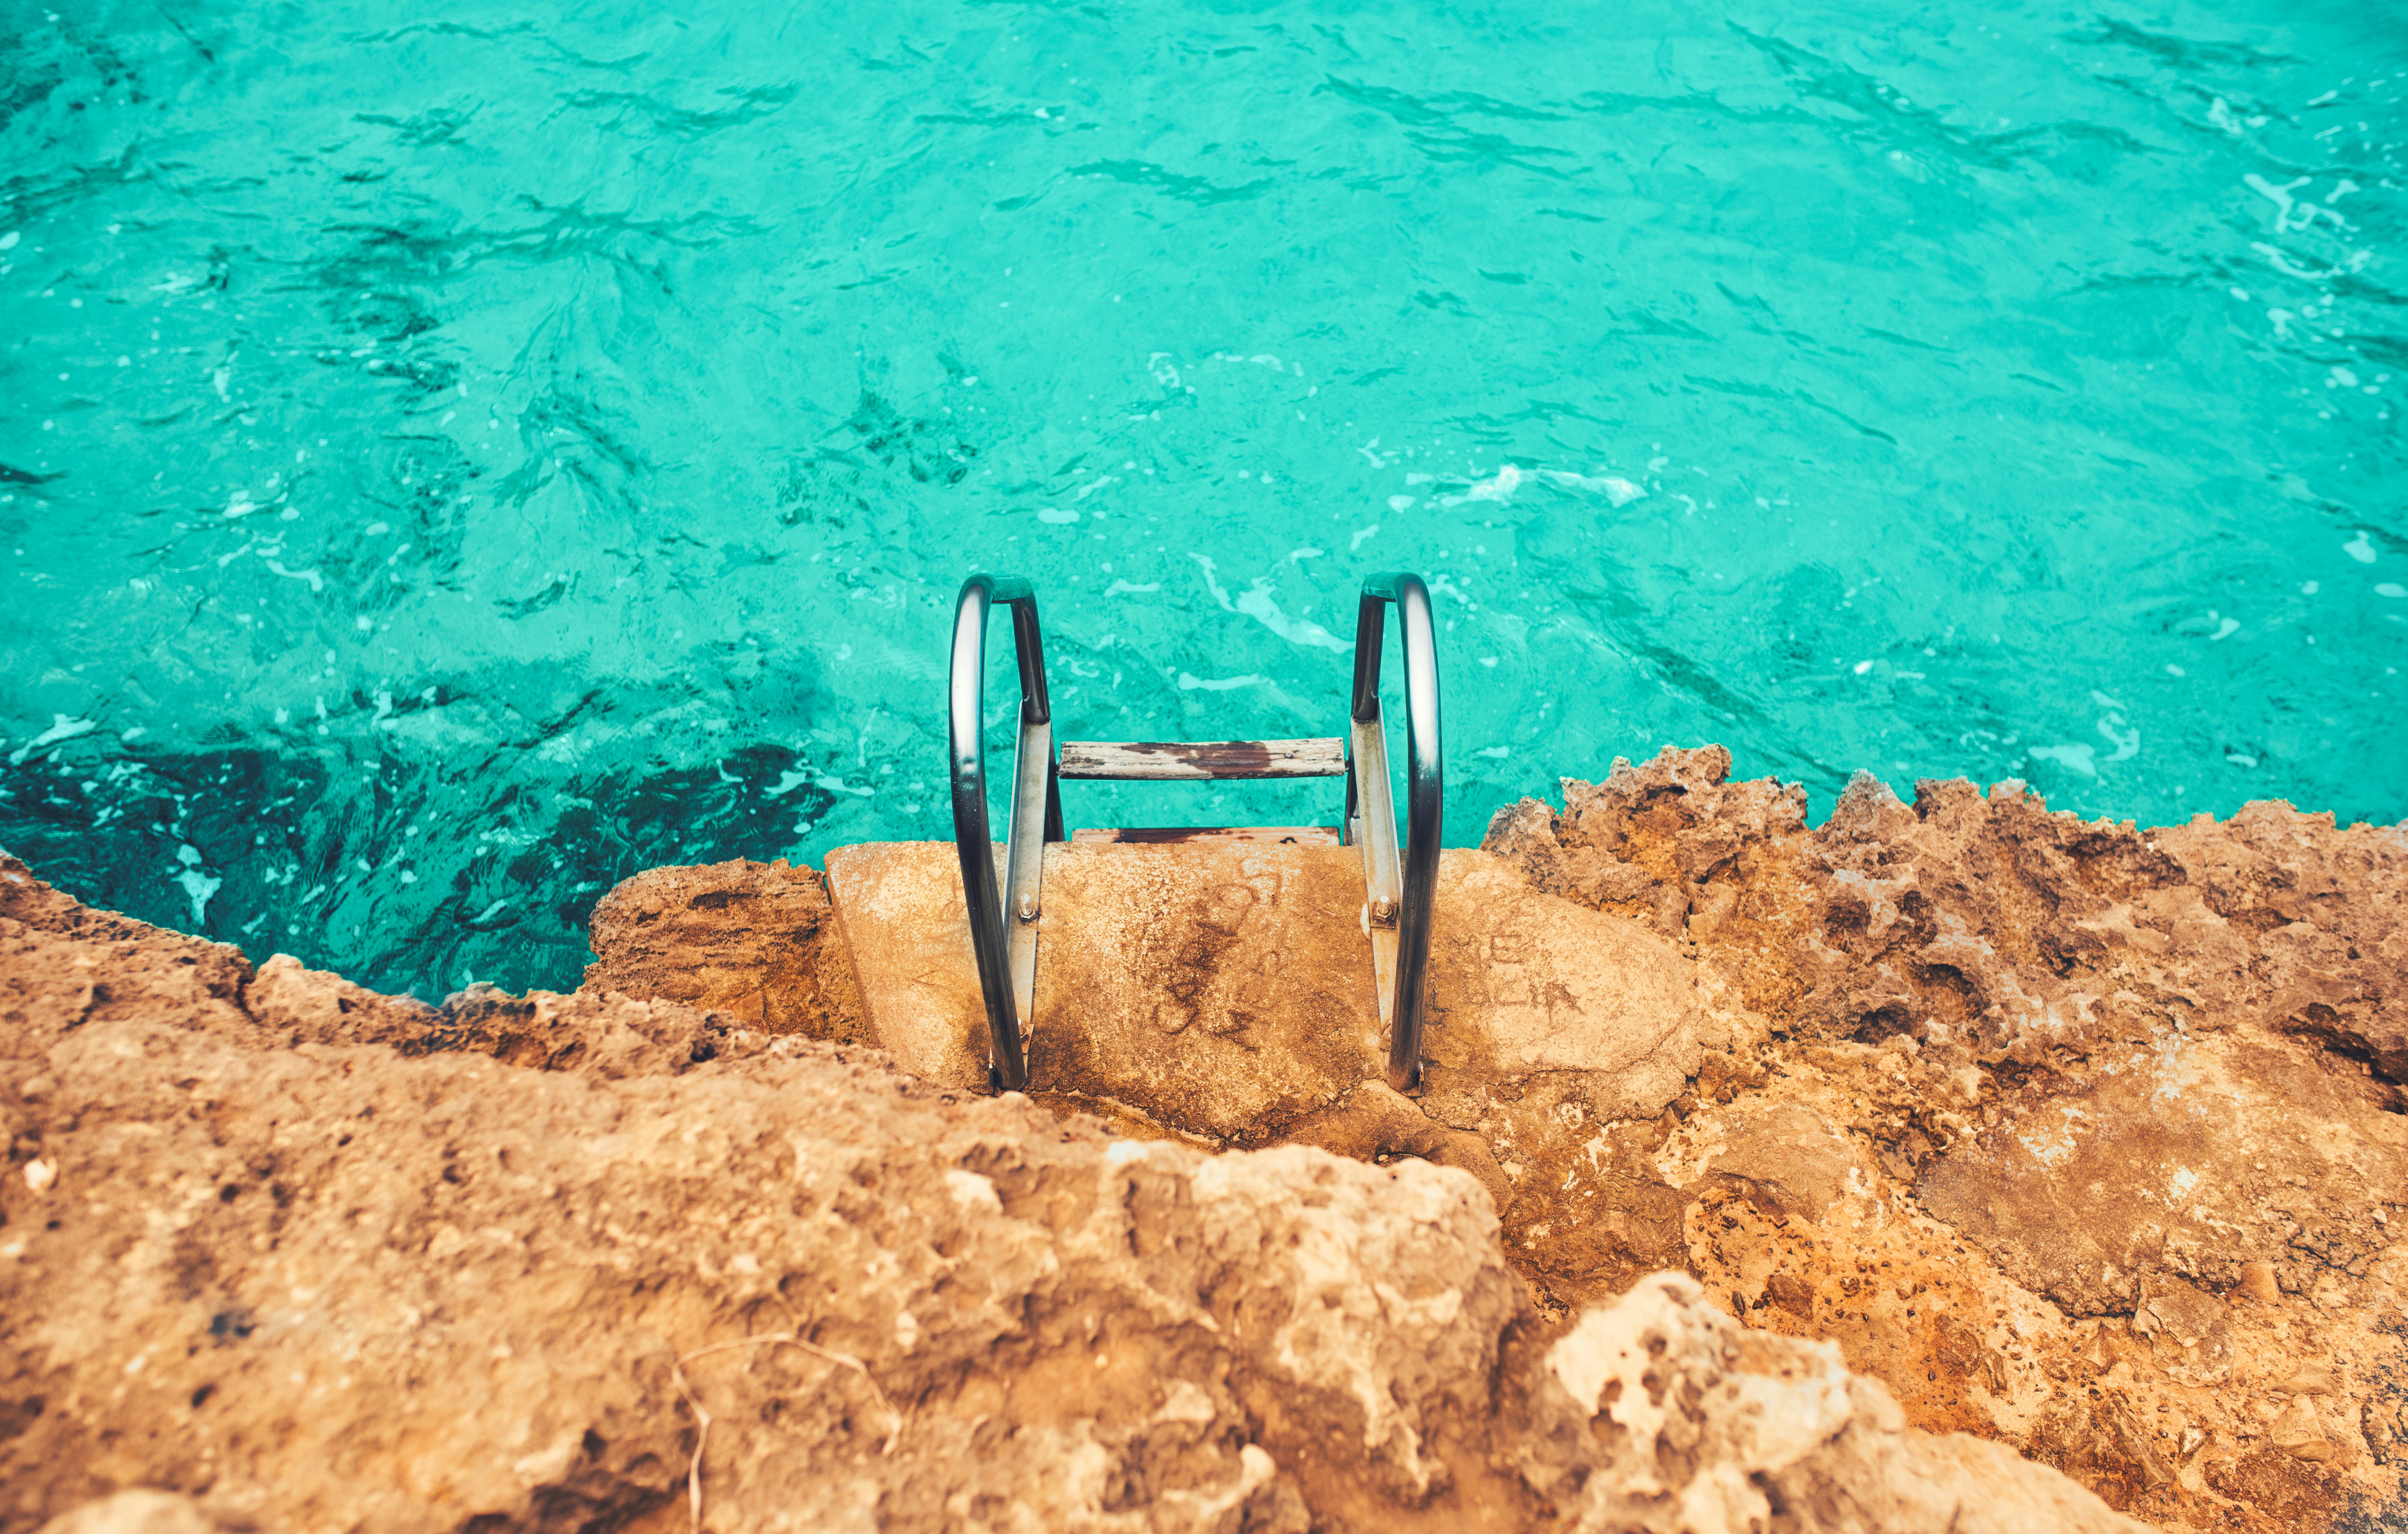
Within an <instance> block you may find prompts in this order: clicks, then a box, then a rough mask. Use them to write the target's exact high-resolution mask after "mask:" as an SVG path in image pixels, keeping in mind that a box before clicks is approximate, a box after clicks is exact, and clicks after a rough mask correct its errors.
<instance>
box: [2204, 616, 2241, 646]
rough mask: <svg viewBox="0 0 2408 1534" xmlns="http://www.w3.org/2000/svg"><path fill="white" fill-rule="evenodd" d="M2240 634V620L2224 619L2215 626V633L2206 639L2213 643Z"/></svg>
mask: <svg viewBox="0 0 2408 1534" xmlns="http://www.w3.org/2000/svg"><path fill="white" fill-rule="evenodd" d="M2240 632H2241V620H2240V619H2238V618H2226V619H2224V620H2222V621H2220V622H2219V623H2218V624H2216V626H2215V632H2214V633H2213V634H2211V635H2209V636H2208V637H2207V638H2208V640H2209V642H2211V643H2213V642H2214V641H2215V640H2217V639H2229V638H2232V636H2234V635H2235V634H2238V633H2240Z"/></svg>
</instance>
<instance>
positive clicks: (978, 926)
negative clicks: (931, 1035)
mask: <svg viewBox="0 0 2408 1534" xmlns="http://www.w3.org/2000/svg"><path fill="white" fill-rule="evenodd" d="M996 602H1002V603H1005V604H1007V605H1009V606H1010V607H1011V609H1012V649H1013V652H1014V653H1015V655H1016V657H1017V659H1018V662H1019V669H1020V735H1019V742H1018V745H1017V747H1016V750H1015V755H1014V761H1013V773H1012V787H1013V793H1012V813H1011V824H1010V826H1009V827H1008V831H1007V836H1008V838H1009V840H1008V841H1007V846H1006V854H1005V866H1006V878H1007V881H1008V885H1007V887H1006V888H1005V889H1003V890H998V889H997V888H996V860H995V841H994V836H993V831H992V829H991V827H990V825H989V823H988V818H987V807H986V744H985V710H984V691H985V688H984V682H985V671H986V620H987V614H988V611H989V609H991V608H992V607H993V605H994V604H995V603H996ZM948 683H949V684H948V703H949V707H948V709H947V710H946V738H947V746H948V750H949V754H950V756H951V761H952V776H953V847H954V851H955V853H957V854H958V855H959V857H960V861H961V869H962V904H963V907H964V909H965V910H966V912H967V914H968V918H969V928H970V949H971V953H972V954H973V955H974V957H975V959H976V961H977V967H978V976H979V991H980V994H981V996H982V998H983V999H984V1001H985V1003H986V1015H987V1035H988V1064H987V1076H988V1082H989V1084H990V1085H992V1086H994V1087H996V1088H998V1089H1000V1090H1005V1091H1013V1092H1017V1091H1020V1090H1022V1089H1024V1088H1025V1087H1026V1086H1027V1084H1028V1060H1027V1055H1026V1054H1025V1051H1024V1049H1023V1047H1022V1039H1021V1026H1020V1018H1019V1015H1018V1013H1019V1011H1020V1008H1019V1007H1018V1006H1017V1005H1016V1003H1017V1001H1018V997H1017V996H1015V995H1014V992H1015V991H1016V990H1017V989H1018V987H1017V986H1015V984H1014V983H1013V982H1014V979H1015V977H1014V975H1013V973H1012V970H1013V968H1014V966H1013V963H1012V960H1013V958H1014V957H1015V955H1014V953H1012V949H1013V947H1014V946H1016V945H1014V944H1013V943H1011V942H1010V941H1009V940H1008V939H1007V936H1006V926H1005V922H1006V915H1005V904H1004V902H1005V898H1006V897H1007V896H1011V898H1013V899H1014V901H1015V903H1016V902H1017V900H1018V897H1019V896H1021V895H1022V894H1025V895H1027V896H1028V897H1029V900H1030V902H1031V903H1033V902H1034V900H1035V898H1036V895H1037V890H1036V888H1035V884H1034V879H1033V878H1030V877H1029V876H1028V875H1027V874H1025V872H1024V868H1023V867H1022V865H1023V863H1024V862H1026V863H1031V864H1034V865H1036V867H1035V873H1036V874H1037V875H1038V876H1041V873H1042V859H1041V848H1040V847H1032V848H1031V852H1032V853H1036V854H1038V855H1034V856H1030V857H1027V858H1025V859H1024V858H1022V857H1020V856H1016V855H1014V854H1015V853H1017V852H1018V848H1017V847H1016V846H1015V845H1013V844H1014V843H1017V842H1019V841H1021V840H1024V839H1025V840H1027V841H1030V842H1032V843H1041V842H1042V841H1046V840H1059V839H1060V830H1061V800H1060V793H1059V790H1058V789H1057V788H1056V787H1055V785H1054V772H1053V762H1052V757H1053V705H1052V701H1051V699H1050V698H1049V697H1048V696H1047V694H1046V687H1045V650H1044V638H1043V633H1042V631H1041V630H1040V629H1039V625H1038V620H1037V597H1036V594H1035V593H1034V592H1033V591H1032V590H1031V589H1030V588H1029V584H1028V582H1027V581H1025V580H1022V579H1020V578H1018V577H1016V576H994V575H987V574H984V573H980V574H977V575H973V576H971V577H970V578H969V579H968V581H963V582H962V591H961V595H960V597H959V599H958V600H957V601H956V603H955V605H954V609H953V658H952V669H951V674H950V677H949V679H948ZM1040 758H1041V759H1042V760H1043V761H1044V763H1045V767H1044V769H1043V776H1042V778H1041V779H1037V775H1036V773H1035V771H1034V770H1033V769H1034V767H1035V765H1036V762H1037V761H1038V760H1039V759H1040ZM1032 780H1036V781H1037V782H1041V784H1042V788H1041V792H1042V793H1043V795H1044V801H1043V803H1042V805H1041V808H1040V807H1039V805H1038V803H1037V802H1036V801H1035V798H1034V795H1033V794H1032V792H1031V790H1032V788H1033V787H1034V786H1035V785H1034V783H1032ZM1040 816H1041V819H1040ZM1031 934H1032V936H1033V927H1032V928H1031ZM1029 956H1030V957H1031V958H1032V959H1033V957H1034V954H1033V953H1031V954H1030V955H1029ZM1030 968H1031V971H1032V973H1033V965H1032V966H1031V967H1030Z"/></svg>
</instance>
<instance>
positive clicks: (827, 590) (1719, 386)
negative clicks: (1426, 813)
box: [0, 0, 2408, 995]
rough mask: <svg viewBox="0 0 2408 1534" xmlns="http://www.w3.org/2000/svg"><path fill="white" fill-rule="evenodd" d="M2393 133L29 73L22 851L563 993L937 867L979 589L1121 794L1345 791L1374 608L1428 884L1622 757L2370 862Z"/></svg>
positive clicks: (831, 28) (2343, 117)
mask: <svg viewBox="0 0 2408 1534" xmlns="http://www.w3.org/2000/svg"><path fill="white" fill-rule="evenodd" d="M2403 95H2408V12H2403V10H2402V8H2401V6H2399V5H2398V4H2396V3H2382V0H2377V3H2370V0H2349V3H2321V4H2319V3H2307V4H2300V3H2296V0H2294V3H2286V4H2284V5H2280V6H2276V5H2272V4H2267V3H2265V0H2249V3H2235V4H2227V5H2221V6H2214V7H2209V6H2201V5H2184V4H2170V5H2157V6H2151V7H2138V6H2128V5H2117V4H2110V5H2104V6H2098V7H2091V6H2073V7H2061V6H2055V5H2050V6H2031V5H2014V4H2006V5H1998V4H1972V3H1966V0H1958V3H1950V4H1942V5H1927V6H1920V7H1896V6H1884V5H1877V4H1872V3H1870V0H1855V3H1852V4H1786V5H1770V4H1745V3H1734V4H1714V3H1712V0H1708V3H1705V4H1699V5H1695V6H1679V7H1671V6H1646V5H1635V6H1626V7H1565V6H1541V5H1492V6H1474V7H1451V8H1444V9H1441V8H1436V7H1388V8H1382V7H1361V6H1347V5H1323V6H1313V7H1304V6H1297V7H1269V6H1265V7H1244V6H1240V5H1232V4H1224V5H1216V6H1205V5H1196V6H1190V7H1173V6H1155V7H1094V6H1064V5H1039V4H995V3H971V4H941V3H940V4H915V3H905V4H899V5H886V6H879V7H869V6H852V7H800V8H789V7H739V6H725V5H721V6H699V5H686V6H674V5H673V6H667V7H663V6H617V7H613V6H607V5H605V6H586V7H552V8H551V9H550V10H549V11H542V10H538V9H536V8H534V7H529V6H527V5H524V4H510V5H497V4H480V3H478V0H455V3H452V4H447V5H444V6H440V7H421V6H403V5H397V4H381V5H368V4H354V3H329V4H320V5H310V6H300V5H292V4H283V5H265V4H263V5H254V6H232V5H227V4H224V3H222V0H160V3H159V4H158V5H155V6H154V5H150V4H147V3H145V4H138V5H137V4H130V3H129V4H100V5H61V6H59V7H56V8H55V9H47V10H46V9H45V8H43V7H41V6H40V5H39V4H38V3H22V0H21V3H18V4H14V5H11V6H9V7H7V8H6V9H5V11H0V327H5V345H0V481H4V482H0V662H4V663H5V664H4V665H0V737H5V741H0V847H6V848H7V849H9V850H11V851H13V852H15V853H19V854H20V855H22V856H23V857H25V858H26V859H28V860H29V861H30V862H31V863H32V864H33V866H34V867H35V868H36V871H37V872H39V873H41V874H42V875H44V876H45V877H48V878H50V879H52V880H54V881H56V882H59V883H60V884H62V885H64V886H65V887H66V888H68V889H70V890H73V891H75V892H76V893H78V894H79V895H81V896H86V897H87V898H90V899H93V900H96V901H99V902H101V903H103V904H106V905H109V906H114V907H117V908H120V909H122V910H128V911H131V912H134V913H136V914H137V915H140V916H144V917H147V918H150V919H151V920H155V921H160V922H164V923H167V924H170V925H177V926H179V927H185V928H191V929H197V930H201V931H205V932H207V933H208V934H210V935H212V936H215V937H218V938H222V939H226V940H229V941H233V942H236V943H239V944H241V945H242V946H243V947H244V948H246V949H247V950H249V951H251V953H254V954H257V955H265V953H270V952H274V951H276V950H279V949H281V950H286V951H289V952H293V953H298V954H300V955H301V956H303V957H304V958H305V959H307V960H308V962H310V963H312V964H318V965H324V966H330V967H334V968H341V969H343V970H345V971H347V972H349V973H351V974H352V975H354V976H356V977H358V978H361V979H363V980H366V981H370V982H376V983H379V984H382V985H385V986H389V987H396V988H397V987H402V986H415V987H416V988H417V989H418V990H419V991H420V992H421V993H422V994H432V995H439V994H441V993H442V992H445V991H448V990H450V989H452V988H454V987H456V986H458V985H459V984H461V983H462V982H465V981H466V980H467V979H469V978H471V977H474V978H477V979H481V980H492V981H495V982H501V983H503V984H506V985H509V986H512V987H516V986H521V985H525V984H529V983H545V984H552V985H565V984H567V983H570V982H573V981H574V979H575V976H576V973H577V969H578V966H579V965H580V964H581V962H582V960H583V959H584V956H585V949H584V941H583V929H582V924H583V920H584V915H585V912H586V911H587V910H589V909H590V907H591V905H592V903H593V901H594V900H595V898H596V896H598V895H599V894H600V893H601V892H602V891H604V890H605V889H607V888H608V887H609V884H610V883H611V882H614V881H615V880H617V879H619V878H621V877H624V875H626V874H628V873H630V872H632V871H634V870H636V869H638V868H639V867H646V866H648V865H651V864H654V863H660V862H667V861H700V860H710V859H718V858H724V857H731V856H737V855H747V856H753V857H765V858H766V857H776V856H781V855H782V856H790V857H795V858H812V859H816V858H817V857H818V855H819V854H821V853H824V851H825V850H826V849H827V848H828V847H830V846H834V845H839V844H841V843H845V842H850V841H858V840H865V839H883V838H905V837H942V836H947V835H949V834H950V829H949V825H948V823H947V820H946V811H945V809H944V805H945V800H944V796H943V794H942V784H941V773H942V767H943V739H944V729H943V723H942V711H941V695H942V687H943V664H944V663H943V656H944V635H945V630H946V626H947V623H948V620H949V616H950V611H951V606H952V601H953V594H954V591H955V588H956V587H957V585H958V583H959V581H960V580H961V578H962V576H963V575H964V574H966V573H967V572H968V571H969V570H970V569H972V568H975V567H981V566H983V567H986V568H990V569H1002V570H1012V571H1019V572H1023V573H1025V574H1026V575H1028V576H1030V577H1031V578H1032V579H1033V580H1034V581H1036V582H1037V583H1038V588H1039V592H1040V594H1041V595H1042V599H1043V611H1044V616H1045V620H1046V623H1047V626H1048V630H1049V638H1050V642H1051V647H1052V658H1053V667H1054V696H1055V699H1056V703H1057V707H1058V709H1059V710H1060V719H1061V724H1060V727H1061V730H1062V732H1063V733H1064V734H1065V735H1066V736H1068V737H1071V738H1082V737H1083V738H1162V737H1185V738H1215V737H1222V736H1230V735H1269V736H1293V735H1310V734H1324V733H1335V732H1336V731H1337V730H1338V728H1339V722H1340V717H1341V711H1342V709H1343V706H1344V696H1345V687H1346V678H1347V664H1348V663H1347V658H1346V651H1347V648H1348V642H1349V640H1350V638H1351V625H1352V622H1353V594H1354V591H1355V588H1356V585H1357V584H1358V582H1359V581H1360V580H1361V578H1362V576H1363V575H1364V574H1365V573H1367V572H1369V571H1371V570H1375V569H1383V568H1397V567H1401V568H1410V569H1416V570H1419V571H1421V572H1422V573H1423V574H1424V575H1425V576H1426V577H1427V579H1428V580H1429V581H1430V584H1431V588H1432V590H1433V591H1434V592H1435V593H1436V594H1437V600H1438V603H1439V608H1440V611H1441V620H1442V624H1441V634H1440V640H1441V647H1442V648H1441V660H1442V674H1443V678H1444V686H1445V689H1446V702H1447V717H1446V725H1447V758H1448V760H1447V767H1448V773H1449V779H1448V787H1449V796H1448V812H1449V824H1448V834H1449V839H1450V840H1453V841H1457V842H1468V841H1472V840H1476V839H1478V837H1479V835H1480V832H1481V830H1482V828H1483V824H1484V821H1485V819H1486V816H1487V814H1488V812H1489V810H1492V809H1493V808H1494V807H1496V806H1497V805H1498V804H1500V803H1503V802H1506V801H1508V800H1510V799H1512V797H1514V796H1519V795H1522V794H1546V793H1549V792H1551V790H1552V788H1553V782H1554V775H1555V773H1557V772H1568V773H1576V774H1580V775H1583V776H1597V775H1599V774H1601V773H1602V772H1603V771H1604V770H1605V769H1606V767H1607V766H1608V764H1609V763H1610V761H1611V759H1612V758H1613V756H1615V755H1617V754H1620V755H1628V756H1633V757H1640V756H1644V755H1646V754H1649V753H1652V752H1653V751H1654V750H1655V749H1656V747H1657V746H1659V745H1661V744H1663V743H1665V742H1667V741H1674V742H1680V743H1683V744H1693V743H1701V742H1704V741H1708V740H1721V741H1724V742H1726V743H1727V744H1728V745H1729V746H1730V747H1731V748H1732V750H1733V752H1734V753H1735V755H1736V757H1737V759H1738V769H1739V771H1740V772H1742V773H1743V774H1750V775H1760V774H1764V773H1778V774H1779V775H1781V776H1782V777H1784V778H1785V779H1794V780H1801V781H1804V782H1805V784H1806V785H1807V787H1808V789H1809V791H1810V792H1811V794H1812V795H1813V798H1814V801H1815V804H1816V806H1817V810H1818V812H1819V811H1820V810H1823V809H1827V808H1828V805H1829V803H1830V801H1831V797H1832V796H1833V795H1834V794H1835V793H1836V792H1837V791H1838V789H1839V788H1840V787H1841V786H1842V783H1843V782H1844V781H1845V777H1846V774H1847V772H1848V771H1849V770H1850V769H1851V768H1854V767H1868V768H1871V769H1872V770H1875V771H1877V772H1880V773H1882V774H1883V775H1885V777H1887V778H1888V779H1889V780H1890V781H1892V782H1893V783H1895V784H1896V785H1898V786H1899V788H1900V790H1901V791H1902V792H1910V793H1911V792H1912V789H1911V783H1912V780H1913V779H1914V778H1915V777H1918V776H1947V775H1954V774H1959V773H1962V774H1969V775H1971V776H1973V777H1975V778H1977V779H1979V780H1982V781H1985V782H1986V781H1995V780H1997V779H2000V778H2004V777H2008V776H2020V777H2024V778H2026V779H2028V780H2030V781H2032V782H2033V784H2034V785H2035V786H2037V787H2038V788H2040V789H2041V790H2042V791H2043V792H2045V793H2046V794H2047V795H2048V796H2050V797H2051V799H2052V801H2053V802H2054V803H2056V804H2057V805H2058V806H2060V807H2066V808H2074V809H2079V810H2084V811H2085V812H2097V813H2105V814H2109V815H2114V816H2116V817H2119V818H2120V817H2137V818H2139V819H2141V820H2142V821H2143V822H2148V821H2165V820H2170V819H2180V818H2183V817H2186V815H2188V814H2190V813H2192V812H2196V811H2199V810H2214V811H2216V812H2219V813H2224V812H2229V811H2230V810H2232V809H2234V808H2235V807H2237V806H2238V805H2239V804H2241V803H2242V802H2243V801H2244V800H2246V799H2250V798H2257V797H2270V796H2285V797H2288V798H2290V799H2292V800H2293V801H2295V802H2297V803H2299V804H2300V805H2301V806H2303V807H2308V808H2323V809H2331V810H2337V811H2339V812H2340V813H2341V814H2342V815H2343V817H2344V818H2358V817H2365V818H2372V819H2377V820H2384V821H2390V820H2397V819H2399V818H2401V815H2402V814H2403V812H2408V748H2403V746H2402V744H2401V721H2400V703H2401V695H2402V688H2401V679H2400V676H2399V667H2401V666H2402V665H2403V664H2408V590H2403V586H2408V476H2403V470H2402V438H2401V424H2402V423H2401V420H2400V414H2401V407H2402V403H2403V401H2408V317H2403V316H2408V309H2403V305H2408V278H2403V273H2402V267H2401V258H2402V255H2403V253H2408V246H2403V242H2402V238H2401V235H2402V222H2403V220H2402V202H2401V188H2400V183H2401V179H2402V173H2403V171H2402V161H2401V144H2402V142H2403V141H2408V114H2404V113H2403V111H2402V108H2401V100H2402V97H2403ZM1004 633H1005V630H1004V627H1003V625H1002V624H999V623H998V624H997V625H996V631H995V640H996V643H995V653H996V656H997V660H996V668H995V670H994V672H993V674H992V680H991V681H990V698H991V701H992V702H993V703H994V704H995V705H996V710H995V713H996V720H997V724H998V733H997V735H996V748H997V749H998V750H1000V749H1002V748H1003V744H1004V741H1005V739H1006V737H1005V736H1004V735H1003V734H1002V733H1001V725H1002V724H1003V721H1004V718H1005V705H1006V703H1007V701H1008V699H1007V688H1006V683H1005V681H1004V675H1005V673H1004V663H1003V662H1002V660H1001V659H1000V656H1001V655H1002V654H1003V653H1004V652H1006V651H1007V650H1008V646H1007V645H1006V643H1005V642H1004ZM1394 670H1395V666H1394V663H1393V661H1392V662H1391V665H1390V671H1391V673H1392V674H1393V672H1394ZM1066 794H1067V796H1068V810H1069V817H1070V820H1071V822H1072V823H1073V824H1175V823H1179V822H1182V821H1186V822H1195V823H1230V822H1240V823H1242V822H1253V821H1275V822H1294V821H1302V820H1319V821H1324V822H1326V821H1329V820H1331V819H1334V816H1335V811H1336V806H1335V802H1334V799H1335V796H1334V793H1333V792H1332V790H1331V788H1330V786H1329V785H1327V784H1326V783H1324V784H1313V785H1309V786H1286V787H1276V788H1269V787H1251V788H1240V789H1233V790H1231V791H1229V792H1226V793H1212V792H1207V791H1198V790H1184V791H1169V790H1163V789H1139V788H1131V789H1127V790H1123V791H1113V790H1105V789H1100V788H1091V787H1083V786H1072V787H1069V788H1068V789H1067V790H1066Z"/></svg>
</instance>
